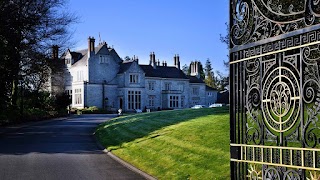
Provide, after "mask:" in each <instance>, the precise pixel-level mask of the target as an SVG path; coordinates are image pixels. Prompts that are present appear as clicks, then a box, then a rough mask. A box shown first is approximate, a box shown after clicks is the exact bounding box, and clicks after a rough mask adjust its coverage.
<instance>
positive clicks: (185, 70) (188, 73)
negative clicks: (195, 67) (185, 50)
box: [182, 64, 190, 76]
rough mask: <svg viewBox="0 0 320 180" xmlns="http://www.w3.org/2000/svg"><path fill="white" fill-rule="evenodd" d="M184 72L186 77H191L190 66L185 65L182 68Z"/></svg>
mask: <svg viewBox="0 0 320 180" xmlns="http://www.w3.org/2000/svg"><path fill="white" fill-rule="evenodd" d="M182 72H183V73H184V74H185V75H188V76H189V75H190V71H189V66H188V65H186V64H185V65H183V66H182Z"/></svg>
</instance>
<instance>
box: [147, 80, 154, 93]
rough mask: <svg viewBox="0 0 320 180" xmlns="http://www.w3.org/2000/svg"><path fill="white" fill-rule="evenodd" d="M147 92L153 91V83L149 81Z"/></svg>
mask: <svg viewBox="0 0 320 180" xmlns="http://www.w3.org/2000/svg"><path fill="white" fill-rule="evenodd" d="M148 84H149V90H150V91H153V90H154V85H155V82H153V81H149V83H148Z"/></svg>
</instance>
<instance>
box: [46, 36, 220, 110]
mask: <svg viewBox="0 0 320 180" xmlns="http://www.w3.org/2000/svg"><path fill="white" fill-rule="evenodd" d="M53 57H54V59H58V49H57V47H54V48H53ZM59 59H60V60H61V61H63V62H64V67H65V68H64V72H62V73H55V75H54V76H53V77H52V78H51V81H50V84H51V86H50V90H51V91H58V90H59V89H60V91H61V89H62V90H63V91H65V92H67V93H68V94H69V95H70V97H71V98H72V107H73V108H85V107H91V106H96V107H98V108H103V109H113V110H117V109H119V108H121V109H123V110H124V111H134V110H137V109H141V110H142V109H151V110H159V109H183V108H190V107H191V106H193V105H196V104H200V105H206V106H208V105H210V104H212V103H215V101H216V99H217V91H216V90H215V89H212V88H210V87H208V86H206V85H205V83H204V81H203V80H202V79H201V78H200V73H199V62H197V61H195V62H191V64H190V68H191V74H190V76H187V75H185V74H184V73H183V71H182V70H181V67H180V57H179V55H175V56H174V57H173V66H168V64H167V62H165V61H163V62H162V63H161V64H160V61H159V60H156V57H155V53H154V52H152V53H151V54H150V62H149V64H147V65H142V64H139V60H138V58H132V59H131V60H122V59H121V58H120V57H119V55H118V54H117V52H116V51H115V49H114V48H111V47H110V46H108V45H107V43H105V42H102V43H99V44H98V46H95V39H94V38H93V37H89V38H88V49H85V50H81V51H78V52H73V51H70V50H67V52H65V53H64V54H63V55H62V56H61V57H60V58H59ZM62 87H63V88H62Z"/></svg>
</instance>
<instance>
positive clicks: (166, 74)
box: [140, 65, 188, 79]
mask: <svg viewBox="0 0 320 180" xmlns="http://www.w3.org/2000/svg"><path fill="white" fill-rule="evenodd" d="M140 67H141V68H142V69H143V71H144V72H145V73H146V77H161V78H177V79H188V78H187V76H186V75H185V74H184V73H183V72H182V71H181V70H180V69H177V68H176V67H170V66H157V67H156V68H155V69H154V68H153V67H152V66H151V65H140Z"/></svg>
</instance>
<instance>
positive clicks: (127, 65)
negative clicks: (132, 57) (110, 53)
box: [118, 61, 132, 74]
mask: <svg viewBox="0 0 320 180" xmlns="http://www.w3.org/2000/svg"><path fill="white" fill-rule="evenodd" d="M131 64H132V61H130V62H123V63H122V64H121V65H120V69H119V72H118V74H122V73H124V72H125V71H127V70H128V69H129V68H130V66H131Z"/></svg>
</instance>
